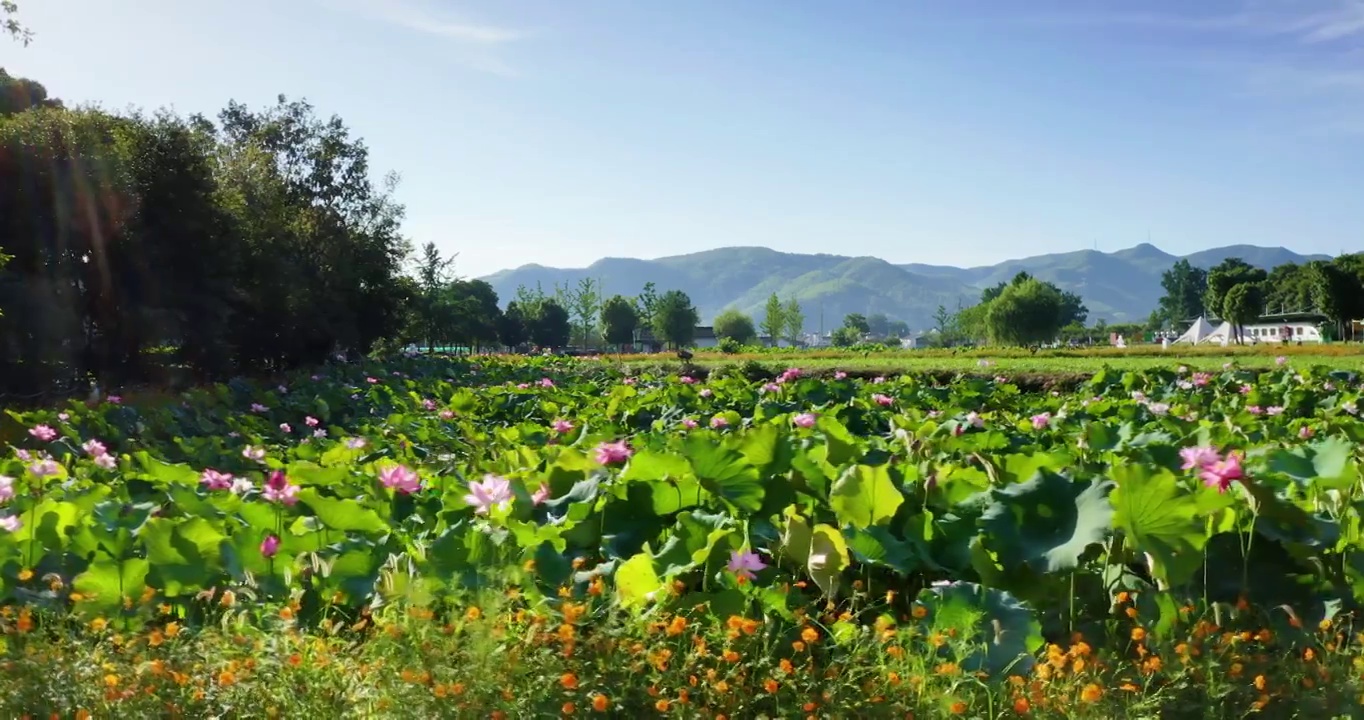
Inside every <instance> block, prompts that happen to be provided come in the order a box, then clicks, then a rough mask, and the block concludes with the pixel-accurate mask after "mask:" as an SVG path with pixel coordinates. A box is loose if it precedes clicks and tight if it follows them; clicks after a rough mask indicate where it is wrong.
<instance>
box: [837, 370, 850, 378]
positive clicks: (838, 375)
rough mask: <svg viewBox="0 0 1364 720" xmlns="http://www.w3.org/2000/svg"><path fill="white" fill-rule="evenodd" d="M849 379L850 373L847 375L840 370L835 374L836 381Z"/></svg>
mask: <svg viewBox="0 0 1364 720" xmlns="http://www.w3.org/2000/svg"><path fill="white" fill-rule="evenodd" d="M847 377H848V373H845V372H843V371H842V370H839V371H837V372H835V373H834V379H835V380H843V379H845V378H847Z"/></svg>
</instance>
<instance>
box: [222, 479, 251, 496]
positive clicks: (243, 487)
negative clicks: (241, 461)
mask: <svg viewBox="0 0 1364 720" xmlns="http://www.w3.org/2000/svg"><path fill="white" fill-rule="evenodd" d="M228 489H229V490H231V491H232V494H233V495H245V494H247V493H249V492H251V491H252V490H255V489H256V484H255V483H253V482H251V481H250V480H247V479H246V478H233V480H232V487H230V488H228Z"/></svg>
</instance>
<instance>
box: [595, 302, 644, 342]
mask: <svg viewBox="0 0 1364 720" xmlns="http://www.w3.org/2000/svg"><path fill="white" fill-rule="evenodd" d="M601 325H602V334H603V335H605V337H606V342H607V343H608V344H611V345H615V346H616V350H617V352H619V351H620V346H622V345H628V344H630V343H633V342H634V340H635V330H636V328H637V327H638V326H639V311H638V310H636V309H635V304H634V303H633V302H630V301H629V300H627V299H625V298H624V297H623V296H621V295H613V296H611V299H609V300H607V301H606V302H605V303H602V306H601Z"/></svg>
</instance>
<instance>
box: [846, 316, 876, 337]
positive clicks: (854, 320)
mask: <svg viewBox="0 0 1364 720" xmlns="http://www.w3.org/2000/svg"><path fill="white" fill-rule="evenodd" d="M843 327H850V328H852V329H854V330H856V331H857V332H858V333H859V334H861V335H866V334H867V333H869V332H871V324H870V323H868V322H867V317H866V316H865V315H863V314H862V313H848V314H847V315H845V316H843Z"/></svg>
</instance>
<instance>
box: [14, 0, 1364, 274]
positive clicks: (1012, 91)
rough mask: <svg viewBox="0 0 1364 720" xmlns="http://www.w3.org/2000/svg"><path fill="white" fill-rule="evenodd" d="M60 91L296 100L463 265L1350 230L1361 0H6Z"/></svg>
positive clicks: (186, 105) (71, 98)
mask: <svg viewBox="0 0 1364 720" xmlns="http://www.w3.org/2000/svg"><path fill="white" fill-rule="evenodd" d="M19 7H20V19H21V20H23V21H24V22H25V23H27V24H28V25H29V26H30V27H32V29H33V30H34V31H35V32H36V38H35V42H34V43H33V44H32V45H30V46H29V47H28V48H24V49H20V48H19V46H18V45H17V44H13V43H3V44H0V65H4V66H6V67H7V68H8V69H10V71H11V72H14V73H16V74H19V75H24V76H28V77H32V78H34V79H37V80H39V81H41V82H43V83H44V84H46V85H47V86H48V88H49V89H50V90H51V91H52V93H53V94H54V95H56V96H58V97H62V98H63V99H65V100H67V101H68V102H97V103H100V104H102V105H104V106H105V107H108V108H114V109H117V108H123V107H126V106H130V105H135V106H140V107H144V108H155V107H159V106H173V107H174V108H176V109H177V110H180V111H182V112H205V113H209V114H215V113H216V112H217V111H218V110H219V109H221V108H222V107H223V106H224V105H225V104H226V103H227V101H228V100H229V99H237V100H241V101H244V102H247V103H249V104H252V105H256V106H259V105H264V104H267V103H270V102H272V101H273V98H274V96H275V95H277V94H279V93H285V94H287V95H290V96H294V97H298V96H302V97H306V98H307V99H309V100H310V101H312V102H313V103H314V104H315V105H316V106H317V107H318V108H319V109H320V110H321V111H323V112H325V113H328V114H330V113H337V114H339V115H341V116H342V117H343V118H344V119H345V120H346V122H347V123H348V124H349V125H350V127H351V128H352V130H353V131H354V132H355V133H356V134H358V135H360V136H362V137H363V138H364V139H365V140H366V142H367V143H368V144H369V146H370V148H371V150H372V162H373V167H374V168H375V170H376V171H377V172H382V171H386V170H390V169H391V170H396V171H398V172H399V173H401V175H402V178H403V180H402V184H401V186H400V188H399V190H398V196H399V200H401V201H402V202H403V203H405V204H406V206H407V209H408V219H407V222H406V224H405V227H406V230H407V233H408V234H409V235H410V236H411V237H412V239H413V240H414V241H415V242H417V243H423V242H427V241H434V242H436V243H437V244H438V245H440V246H441V247H442V248H445V249H446V250H447V251H450V252H458V253H459V258H458V260H457V271H458V272H459V273H460V274H463V275H472V276H478V275H483V274H487V273H490V272H493V271H495V270H498V269H501V268H505V267H514V266H518V265H521V264H524V263H529V262H538V263H541V264H545V265H555V266H581V265H585V264H587V263H590V262H591V261H593V260H595V259H597V258H599V257H602V256H632V257H658V256H662V255H672V254H678V253H683V252H691V251H696V250H703V249H707V248H713V247H722V246H726V245H765V246H768V247H773V248H776V249H779V250H785V251H790V252H831V253H837V254H845V255H875V256H879V257H883V258H885V259H888V260H891V261H894V262H928V263H940V264H952V265H979V264H987V263H994V262H997V261H1000V260H1004V259H1008V258H1012V257H1020V256H1024V255H1032V254H1038V253H1044V252H1058V251H1067V250H1075V249H1081V248H1089V247H1094V246H1095V244H1096V243H1097V245H1098V247H1099V248H1100V249H1104V250H1116V249H1119V248H1122V247H1128V246H1131V245H1134V244H1136V243H1138V242H1143V241H1145V240H1146V239H1147V237H1148V233H1149V237H1150V239H1151V241H1152V242H1153V243H1155V244H1156V245H1158V246H1159V247H1161V248H1163V249H1165V250H1167V251H1170V252H1190V251H1194V250H1199V249H1203V248H1207V247H1214V246H1217V245H1225V244H1230V243H1240V242H1245V243H1252V244H1260V245H1284V246H1287V247H1289V248H1291V249H1294V250H1297V251H1299V252H1326V253H1336V252H1339V251H1342V250H1344V251H1359V250H1364V0H1124V1H1118V0H1115V1H1113V2H1098V1H1085V0H1070V1H1062V0H1027V1H1026V2H1024V1H1023V0H993V1H991V2H986V1H985V0H919V1H914V2H911V1H910V0H903V1H899V0H884V1H882V2H869V1H859V0H839V1H838V2H833V1H815V0H801V1H793V0H743V2H735V1H733V0H688V1H687V2H673V1H671V0H657V1H653V0H644V1H639V0H581V1H574V2H564V1H563V0H503V1H500V2H482V3H474V2H457V1H454V0H237V1H235V2H198V1H195V2H186V0H120V2H112V1H111V0H20V1H19Z"/></svg>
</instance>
